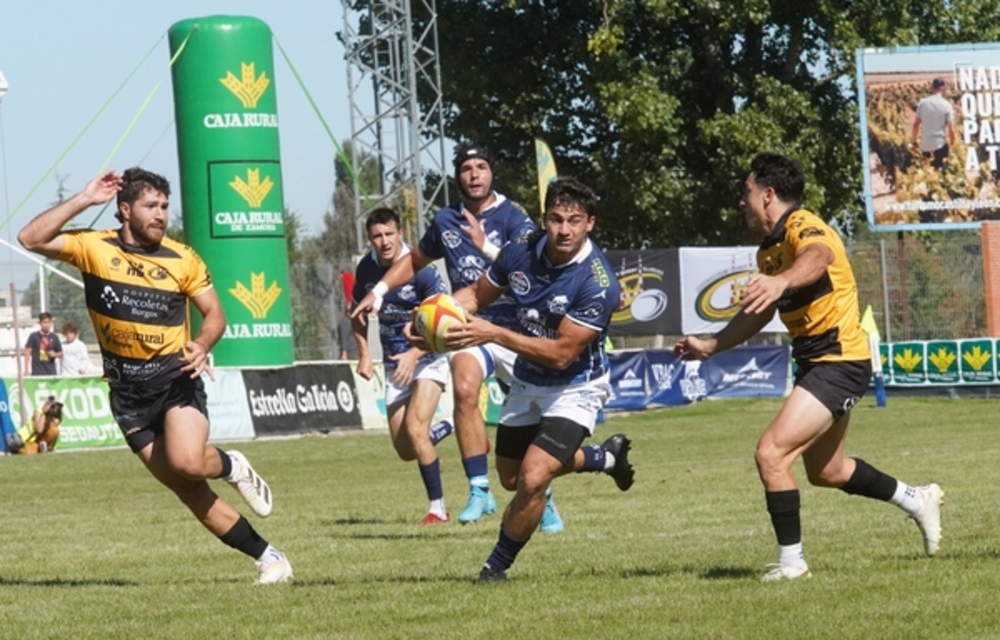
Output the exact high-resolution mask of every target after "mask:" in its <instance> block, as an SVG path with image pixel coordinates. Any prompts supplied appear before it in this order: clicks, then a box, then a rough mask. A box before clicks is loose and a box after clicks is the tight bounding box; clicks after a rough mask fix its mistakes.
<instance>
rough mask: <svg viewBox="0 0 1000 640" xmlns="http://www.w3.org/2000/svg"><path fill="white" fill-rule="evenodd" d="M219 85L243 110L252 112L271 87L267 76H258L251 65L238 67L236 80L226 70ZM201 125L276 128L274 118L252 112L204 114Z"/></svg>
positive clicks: (233, 75) (263, 73)
mask: <svg viewBox="0 0 1000 640" xmlns="http://www.w3.org/2000/svg"><path fill="white" fill-rule="evenodd" d="M219 82H220V83H221V84H222V86H223V87H225V88H226V89H228V90H229V92H230V93H232V94H233V96H235V97H236V98H237V99H238V100H239V101H240V104H241V105H243V108H244V109H256V108H257V103H258V102H259V101H260V99H261V97H262V96H263V95H264V93H265V92H266V91H267V89H268V87H270V86H271V80H270V79H269V78H268V77H267V74H266V73H265V72H263V71H261V72H260V74H259V75H258V74H257V70H256V65H255V63H253V62H250V63H245V62H244V63H241V64H240V77H238V78H237V77H236V75H235V74H234V73H233V72H232V71H226V75H225V77H223V78H219ZM202 124H203V125H204V126H205V128H206V129H228V128H248V129H252V128H271V129H273V128H276V127H277V126H278V115H277V114H275V113H255V112H242V113H208V114H205V117H204V119H203V120H202Z"/></svg>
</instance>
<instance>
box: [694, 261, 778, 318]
mask: <svg viewBox="0 0 1000 640" xmlns="http://www.w3.org/2000/svg"><path fill="white" fill-rule="evenodd" d="M678 251H679V254H680V261H679V272H680V286H681V292H682V297H683V301H682V304H681V305H680V306H681V323H680V331H679V333H683V334H704V333H714V332H716V331H718V330H720V329H722V328H723V327H724V326H726V323H727V322H729V321H730V320H731V319H732V318H733V316H735V315H736V312H737V311H739V302H740V298H741V297H742V295H743V292H744V291H745V290H746V286H747V283H748V282H749V281H750V277H751V276H753V274H755V273H756V272H757V247H717V248H714V247H713V248H707V247H706V248H684V249H679V250H678ZM763 331H765V332H772V333H784V332H785V326H784V325H783V324H781V320H779V319H778V314H774V319H773V320H771V322H769V323H768V324H767V325H766V326H765V327H764V329H763Z"/></svg>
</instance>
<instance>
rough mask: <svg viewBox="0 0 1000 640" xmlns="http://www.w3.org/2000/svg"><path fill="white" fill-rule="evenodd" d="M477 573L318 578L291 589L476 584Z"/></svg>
mask: <svg viewBox="0 0 1000 640" xmlns="http://www.w3.org/2000/svg"><path fill="white" fill-rule="evenodd" d="M477 577H478V572H470V573H469V575H467V576H456V575H448V576H445V575H424V576H368V577H366V578H362V579H357V578H350V579H339V578H320V579H317V580H299V579H298V578H296V579H295V580H294V581H293V582H291V585H290V586H292V587H334V586H344V585H346V584H477V582H476V578H477Z"/></svg>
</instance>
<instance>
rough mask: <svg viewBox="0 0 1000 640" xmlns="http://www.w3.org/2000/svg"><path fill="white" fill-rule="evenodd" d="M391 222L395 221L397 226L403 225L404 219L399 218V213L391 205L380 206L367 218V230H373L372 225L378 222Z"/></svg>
mask: <svg viewBox="0 0 1000 640" xmlns="http://www.w3.org/2000/svg"><path fill="white" fill-rule="evenodd" d="M390 222H395V223H396V227H401V226H402V225H403V222H402V220H400V218H399V214H398V213H396V211H395V210H394V209H390V208H389V207H379V208H378V209H375V210H374V211H372V212H371V213H369V214H368V217H367V218H365V231H371V230H372V227H374V226H375V225H377V224H389V223H390Z"/></svg>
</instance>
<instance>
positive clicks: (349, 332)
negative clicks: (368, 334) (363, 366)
mask: <svg viewBox="0 0 1000 640" xmlns="http://www.w3.org/2000/svg"><path fill="white" fill-rule="evenodd" d="M337 342H338V343H339V344H340V355H339V356H338V357H337V359H338V360H357V359H358V341H357V340H355V339H354V327H353V326H351V316H350V314H348V313H347V311H344V315H342V316H341V317H340V322H339V323H337Z"/></svg>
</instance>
